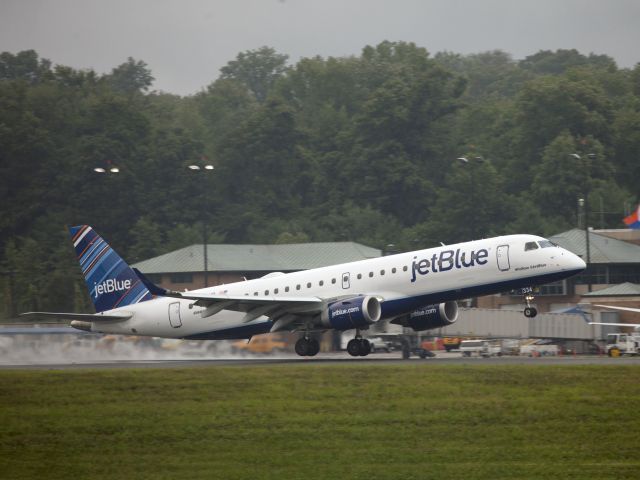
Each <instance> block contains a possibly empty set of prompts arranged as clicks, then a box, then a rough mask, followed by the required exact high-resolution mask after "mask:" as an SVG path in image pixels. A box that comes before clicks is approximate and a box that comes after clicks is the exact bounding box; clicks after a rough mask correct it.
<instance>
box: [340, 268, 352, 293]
mask: <svg viewBox="0 0 640 480" xmlns="http://www.w3.org/2000/svg"><path fill="white" fill-rule="evenodd" d="M349 287H351V275H350V274H349V272H346V273H343V274H342V288H344V289H345V290H346V289H347V288H349Z"/></svg>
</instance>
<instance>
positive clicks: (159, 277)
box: [146, 273, 162, 283]
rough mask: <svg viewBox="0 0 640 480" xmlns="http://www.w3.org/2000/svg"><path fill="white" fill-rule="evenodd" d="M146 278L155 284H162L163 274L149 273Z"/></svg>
mask: <svg viewBox="0 0 640 480" xmlns="http://www.w3.org/2000/svg"><path fill="white" fill-rule="evenodd" d="M146 277H147V278H148V279H149V281H151V282H153V283H162V274H161V273H147V274H146Z"/></svg>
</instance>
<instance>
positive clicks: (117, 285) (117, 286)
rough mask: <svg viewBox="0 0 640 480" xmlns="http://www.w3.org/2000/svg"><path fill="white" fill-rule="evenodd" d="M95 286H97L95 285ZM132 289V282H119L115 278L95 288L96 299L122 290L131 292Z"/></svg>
mask: <svg viewBox="0 0 640 480" xmlns="http://www.w3.org/2000/svg"><path fill="white" fill-rule="evenodd" d="M94 285H95V284H94ZM130 288H131V280H123V281H119V280H116V279H113V278H110V279H109V280H105V281H104V282H102V283H101V284H100V285H96V286H95V288H94V290H93V291H94V293H95V298H98V296H99V295H102V294H103V293H113V292H120V291H122V290H129V289H130Z"/></svg>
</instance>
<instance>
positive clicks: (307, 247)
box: [134, 242, 382, 273]
mask: <svg viewBox="0 0 640 480" xmlns="http://www.w3.org/2000/svg"><path fill="white" fill-rule="evenodd" d="M381 254H382V252H381V251H380V250H378V249H376V248H371V247H367V246H365V245H362V244H360V243H355V242H327V243H291V244H282V245H225V244H221V245H208V246H207V267H208V270H209V271H211V272H250V271H253V272H256V271H257V272H279V271H282V272H290V271H297V270H308V269H310V268H319V267H326V266H328V265H336V264H339V263H346V262H355V261H358V260H366V259H368V258H376V257H379V256H381ZM203 257H204V248H203V245H202V244H200V245H191V246H189V247H185V248H181V249H180V250H175V251H173V252H169V253H166V254H164V255H160V256H159V257H154V258H150V259H148V260H143V261H142V262H138V263H136V264H135V265H134V267H136V268H138V269H139V270H141V271H142V272H143V273H179V272H185V273H186V272H202V271H203V270H204V268H203V267H204V258H203Z"/></svg>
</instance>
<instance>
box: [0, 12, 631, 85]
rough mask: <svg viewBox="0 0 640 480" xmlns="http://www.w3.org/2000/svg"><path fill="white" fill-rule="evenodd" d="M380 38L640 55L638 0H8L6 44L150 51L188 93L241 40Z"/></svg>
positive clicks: (89, 56)
mask: <svg viewBox="0 0 640 480" xmlns="http://www.w3.org/2000/svg"><path fill="white" fill-rule="evenodd" d="M383 40H392V41H397V40H402V41H410V42H415V43H416V44H418V45H419V46H422V47H426V48H427V49H428V50H429V51H430V52H432V53H435V52H438V51H443V50H448V51H452V52H456V53H463V54H467V53H477V52H482V51H487V50H493V49H501V50H504V51H506V52H509V53H511V54H512V55H513V56H514V58H516V59H520V58H524V57H525V56H527V55H531V54H533V53H535V52H537V51H538V50H556V49H558V48H576V49H578V50H579V51H580V52H582V53H584V54H588V53H590V52H594V53H599V54H607V55H610V56H612V57H613V58H614V59H615V60H616V61H617V62H618V65H619V66H620V67H632V66H633V65H635V64H636V63H637V62H639V61H640V53H639V52H638V45H640V0H608V1H605V0H527V1H523V0H0V51H9V52H12V53H16V52H18V51H20V50H27V49H34V50H36V51H37V52H38V53H39V54H40V56H41V57H44V58H48V59H50V60H51V61H53V62H54V63H59V64H63V65H68V66H71V67H74V68H93V69H95V70H96V71H98V72H100V73H104V72H109V71H110V70H111V69H112V68H113V67H115V66H117V65H119V64H121V63H123V62H125V61H126V59H127V57H129V56H131V57H134V58H135V59H136V60H143V61H145V62H146V63H147V64H148V65H149V67H150V68H151V70H152V72H153V75H154V77H155V78H156V81H155V83H154V88H155V89H158V90H163V91H167V92H171V93H177V94H180V95H187V94H192V93H195V92H197V91H199V90H200V89H202V88H203V87H205V86H206V85H208V84H209V83H211V82H212V81H213V80H215V79H216V78H217V77H218V74H219V69H220V67H222V66H224V65H225V64H226V63H227V62H228V61H229V60H232V59H234V58H235V56H236V55H237V54H238V53H239V52H241V51H245V50H251V49H255V48H259V47H261V46H263V45H267V46H270V47H273V48H275V49H276V50H277V51H278V52H279V53H285V54H287V55H289V57H290V61H291V62H295V61H297V60H298V59H300V58H301V57H312V56H315V55H321V56H323V57H328V56H346V55H358V54H359V53H360V51H361V49H362V47H364V46H365V45H375V44H377V43H379V42H381V41H383Z"/></svg>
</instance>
